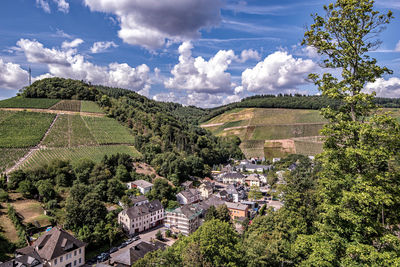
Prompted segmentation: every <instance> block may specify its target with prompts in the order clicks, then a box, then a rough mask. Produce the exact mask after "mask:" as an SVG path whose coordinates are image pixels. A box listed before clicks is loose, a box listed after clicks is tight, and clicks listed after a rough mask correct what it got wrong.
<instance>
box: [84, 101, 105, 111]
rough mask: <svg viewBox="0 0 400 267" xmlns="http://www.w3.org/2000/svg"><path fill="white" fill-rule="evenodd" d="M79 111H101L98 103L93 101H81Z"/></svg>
mask: <svg viewBox="0 0 400 267" xmlns="http://www.w3.org/2000/svg"><path fill="white" fill-rule="evenodd" d="M81 112H93V113H103V111H102V110H101V108H100V107H99V105H98V104H97V103H95V102H93V101H84V100H82V101H81Z"/></svg>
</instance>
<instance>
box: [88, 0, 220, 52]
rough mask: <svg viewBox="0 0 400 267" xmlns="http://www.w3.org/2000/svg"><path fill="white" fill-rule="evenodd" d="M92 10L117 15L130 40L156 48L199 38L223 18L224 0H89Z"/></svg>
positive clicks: (124, 35)
mask: <svg viewBox="0 0 400 267" xmlns="http://www.w3.org/2000/svg"><path fill="white" fill-rule="evenodd" d="M85 4H86V5H87V6H88V7H89V8H90V10H92V11H100V12H105V13H111V14H114V15H116V17H117V18H118V21H119V23H120V27H121V29H120V30H119V32H118V35H119V37H120V38H121V39H122V40H123V41H124V42H126V43H128V44H132V45H140V46H143V47H145V48H147V49H156V48H160V47H162V46H164V45H165V43H166V40H174V41H176V40H188V39H193V38H198V37H199V36H200V32H199V30H200V29H202V28H210V27H212V26H215V25H217V24H218V23H219V22H220V20H221V15H220V8H221V7H222V4H223V1H222V0H185V1H182V0H163V1H160V0H146V1H131V0H121V1H115V0H85Z"/></svg>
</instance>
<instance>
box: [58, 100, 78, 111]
mask: <svg viewBox="0 0 400 267" xmlns="http://www.w3.org/2000/svg"><path fill="white" fill-rule="evenodd" d="M51 109H53V110H65V111H76V112H79V111H81V101H80V100H61V101H60V102H58V103H57V104H56V105H54V106H52V107H51Z"/></svg>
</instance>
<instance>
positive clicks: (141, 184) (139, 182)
mask: <svg viewBox="0 0 400 267" xmlns="http://www.w3.org/2000/svg"><path fill="white" fill-rule="evenodd" d="M132 184H134V185H136V186H137V187H141V188H146V187H151V186H153V184H152V183H150V182H147V181H145V180H136V181H133V182H132Z"/></svg>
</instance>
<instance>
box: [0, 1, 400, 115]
mask: <svg viewBox="0 0 400 267" xmlns="http://www.w3.org/2000/svg"><path fill="white" fill-rule="evenodd" d="M327 3H329V1H317V0H315V1H313V0H310V1H293V0H291V1H288V0H280V1H275V0H258V1H256V0H249V1H237V0H226V1H223V0H221V1H220V0H136V1H134V0H118V1H116V0H2V1H1V4H0V36H1V38H0V99H2V98H8V97H12V96H14V95H15V94H16V93H17V92H18V90H19V89H20V88H22V87H23V86H26V85H27V84H28V75H27V69H28V68H29V67H30V68H31V69H32V76H33V79H34V80H36V79H40V78H43V77H52V76H61V77H65V78H74V79H79V80H85V81H88V82H91V83H93V84H104V85H109V86H115V87H122V88H127V89H131V90H134V91H136V92H139V93H140V94H143V95H146V96H148V97H150V98H152V99H156V100H160V101H174V102H180V103H183V104H185V105H196V106H202V107H212V106H217V105H221V104H226V103H229V102H232V101H239V100H240V99H241V98H243V97H246V96H250V95H254V94H277V93H295V92H299V93H305V94H316V93H318V92H317V90H316V88H315V86H314V85H312V84H309V83H307V82H306V81H305V77H306V76H307V74H308V73H310V72H320V71H321V70H320V69H319V67H318V62H319V61H320V58H319V57H318V55H316V54H315V52H314V51H313V50H312V49H311V48H307V47H301V46H300V42H301V39H302V37H303V34H304V31H305V27H306V25H310V24H311V23H312V19H311V17H310V14H311V13H319V14H323V12H322V6H323V5H324V4H327ZM376 8H377V9H378V10H379V11H382V12H387V11H388V10H389V9H390V10H392V11H393V13H394V16H395V19H394V20H393V21H392V23H391V24H389V25H388V26H387V29H386V31H384V32H383V33H382V34H381V36H380V39H381V40H382V41H383V43H382V45H381V47H380V48H379V49H378V50H377V51H375V52H373V53H371V55H372V56H373V57H375V58H377V59H378V62H379V63H380V64H381V65H386V66H388V67H389V68H391V69H392V70H393V71H394V73H393V75H391V76H387V77H384V78H383V79H380V80H378V81H377V82H375V83H374V84H369V85H368V86H367V88H366V89H367V90H369V91H376V92H377V94H378V95H380V96H385V97H400V67H399V66H400V30H399V29H400V2H399V1H398V0H378V1H376Z"/></svg>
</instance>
